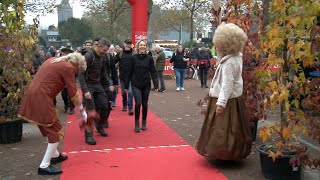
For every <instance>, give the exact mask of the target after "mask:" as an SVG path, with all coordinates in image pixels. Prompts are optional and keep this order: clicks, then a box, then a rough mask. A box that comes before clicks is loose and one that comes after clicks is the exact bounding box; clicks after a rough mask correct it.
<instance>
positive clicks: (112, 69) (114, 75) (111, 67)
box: [106, 45, 119, 107]
mask: <svg viewBox="0 0 320 180" xmlns="http://www.w3.org/2000/svg"><path fill="white" fill-rule="evenodd" d="M108 54H109V55H108ZM116 54H117V53H116V52H115V47H114V45H111V46H110V48H109V51H108V53H107V57H108V59H109V61H108V63H107V64H106V65H107V70H108V72H109V73H108V74H109V76H111V78H110V80H111V81H110V83H111V84H112V85H113V86H115V89H114V91H113V92H112V94H111V96H110V97H111V107H116V100H117V94H118V85H119V81H118V78H119V77H118V67H117V66H116V63H115V56H116ZM109 57H110V58H109Z"/></svg>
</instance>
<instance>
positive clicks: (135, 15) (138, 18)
mask: <svg viewBox="0 0 320 180" xmlns="http://www.w3.org/2000/svg"><path fill="white" fill-rule="evenodd" d="M128 2H129V3H130V5H131V7H132V43H133V44H134V45H135V43H136V42H137V41H138V40H140V39H145V40H147V37H148V36H147V30H148V13H147V11H148V0H128Z"/></svg>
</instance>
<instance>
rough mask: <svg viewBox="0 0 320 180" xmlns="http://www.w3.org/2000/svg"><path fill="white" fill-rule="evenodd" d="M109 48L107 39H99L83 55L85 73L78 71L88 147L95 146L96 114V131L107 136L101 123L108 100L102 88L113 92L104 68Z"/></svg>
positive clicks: (103, 119)
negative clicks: (86, 117)
mask: <svg viewBox="0 0 320 180" xmlns="http://www.w3.org/2000/svg"><path fill="white" fill-rule="evenodd" d="M109 47H110V42H109V41H108V40H107V39H104V38H102V39H100V40H99V42H98V43H97V46H95V47H94V48H93V49H92V51H89V52H87V53H86V54H85V59H86V61H87V69H86V71H80V73H79V81H80V85H81V89H82V92H83V94H84V97H83V104H84V106H85V107H86V110H87V113H88V119H87V124H86V127H85V142H86V143H87V144H89V145H95V144H96V141H95V139H94V138H93V128H94V121H95V120H97V118H96V117H97V116H95V115H94V114H96V113H97V112H98V113H99V115H100V121H99V122H98V127H97V131H98V133H99V134H100V135H101V136H108V134H107V133H106V132H105V131H104V129H103V123H104V122H105V121H106V119H107V112H108V108H109V107H108V100H107V94H106V91H105V88H104V87H107V88H108V90H110V91H113V90H114V87H113V86H110V82H109V79H108V76H107V73H106V72H107V71H106V66H105V59H104V58H105V53H106V52H107V51H108V49H109Z"/></svg>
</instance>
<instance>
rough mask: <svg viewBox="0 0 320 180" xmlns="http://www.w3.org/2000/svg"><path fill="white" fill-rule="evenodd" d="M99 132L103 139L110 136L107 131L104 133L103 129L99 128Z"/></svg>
mask: <svg viewBox="0 0 320 180" xmlns="http://www.w3.org/2000/svg"><path fill="white" fill-rule="evenodd" d="M97 131H98V133H99V134H100V135H101V136H103V137H107V136H108V133H107V132H106V131H104V129H103V128H99V129H97Z"/></svg>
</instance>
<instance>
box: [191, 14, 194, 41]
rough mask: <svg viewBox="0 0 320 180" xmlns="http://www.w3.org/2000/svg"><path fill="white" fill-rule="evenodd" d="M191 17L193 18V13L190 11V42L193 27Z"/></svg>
mask: <svg viewBox="0 0 320 180" xmlns="http://www.w3.org/2000/svg"><path fill="white" fill-rule="evenodd" d="M193 16H194V11H191V15H190V23H191V24H190V42H192V41H193V25H194V22H193Z"/></svg>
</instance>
